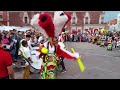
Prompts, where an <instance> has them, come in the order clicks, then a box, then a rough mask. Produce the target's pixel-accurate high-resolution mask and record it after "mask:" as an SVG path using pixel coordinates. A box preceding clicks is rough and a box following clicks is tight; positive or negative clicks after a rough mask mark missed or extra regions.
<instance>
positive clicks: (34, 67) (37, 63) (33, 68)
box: [30, 51, 43, 73]
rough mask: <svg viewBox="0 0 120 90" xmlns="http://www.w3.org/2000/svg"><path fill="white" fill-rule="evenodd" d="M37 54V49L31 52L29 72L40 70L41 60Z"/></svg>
mask: <svg viewBox="0 0 120 90" xmlns="http://www.w3.org/2000/svg"><path fill="white" fill-rule="evenodd" d="M39 54H40V53H39V52H37V51H32V52H31V58H32V61H33V63H31V67H30V72H32V73H39V72H40V69H41V65H42V63H43V60H42V59H41V58H40V59H39V57H38V55H39Z"/></svg>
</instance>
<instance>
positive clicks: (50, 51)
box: [44, 42, 55, 54]
mask: <svg viewBox="0 0 120 90" xmlns="http://www.w3.org/2000/svg"><path fill="white" fill-rule="evenodd" d="M47 44H48V42H45V43H44V47H45V48H47ZM48 51H49V53H52V54H53V53H54V51H55V47H54V45H53V46H52V47H51V45H50V44H49V50H48Z"/></svg>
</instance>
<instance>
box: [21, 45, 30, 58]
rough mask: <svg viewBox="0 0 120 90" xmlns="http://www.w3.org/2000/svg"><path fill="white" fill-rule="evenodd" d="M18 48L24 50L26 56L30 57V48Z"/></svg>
mask: <svg viewBox="0 0 120 90" xmlns="http://www.w3.org/2000/svg"><path fill="white" fill-rule="evenodd" d="M20 50H21V51H22V52H24V53H25V55H26V58H29V57H31V54H30V49H29V47H22V48H20Z"/></svg>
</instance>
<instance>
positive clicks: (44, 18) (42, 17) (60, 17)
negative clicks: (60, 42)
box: [31, 11, 71, 37]
mask: <svg viewBox="0 0 120 90" xmlns="http://www.w3.org/2000/svg"><path fill="white" fill-rule="evenodd" d="M70 19H71V16H70V15H69V14H68V13H66V12H64V11H56V12H55V13H54V18H53V20H52V17H51V16H50V15H49V14H47V13H41V14H36V15H34V16H33V18H32V20H31V25H33V26H34V27H35V28H37V29H38V30H39V31H38V32H41V33H43V34H44V35H45V36H47V37H54V36H56V37H58V36H59V34H61V32H62V30H63V29H64V28H65V25H66V24H67V23H68V21H69V20H70Z"/></svg>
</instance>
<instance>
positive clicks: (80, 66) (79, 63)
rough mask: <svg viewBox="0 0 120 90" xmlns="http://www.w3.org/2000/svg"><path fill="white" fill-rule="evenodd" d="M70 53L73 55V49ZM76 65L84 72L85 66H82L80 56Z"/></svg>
mask: <svg viewBox="0 0 120 90" xmlns="http://www.w3.org/2000/svg"><path fill="white" fill-rule="evenodd" d="M71 50H72V52H73V53H75V50H74V49H73V48H71ZM77 61H78V65H79V68H80V70H81V71H82V72H83V71H84V70H85V66H84V64H83V62H82V61H81V56H79V57H78V60H77Z"/></svg>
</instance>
